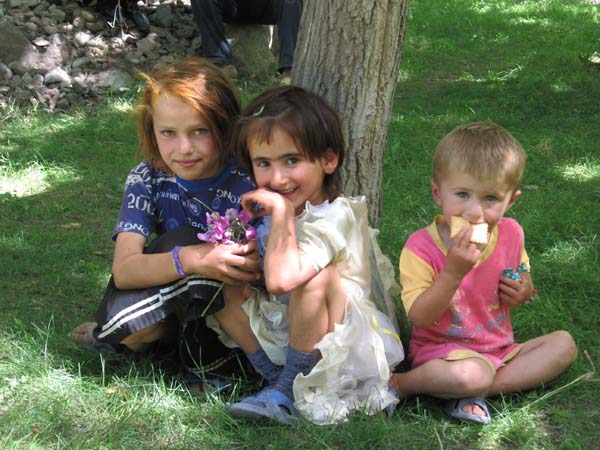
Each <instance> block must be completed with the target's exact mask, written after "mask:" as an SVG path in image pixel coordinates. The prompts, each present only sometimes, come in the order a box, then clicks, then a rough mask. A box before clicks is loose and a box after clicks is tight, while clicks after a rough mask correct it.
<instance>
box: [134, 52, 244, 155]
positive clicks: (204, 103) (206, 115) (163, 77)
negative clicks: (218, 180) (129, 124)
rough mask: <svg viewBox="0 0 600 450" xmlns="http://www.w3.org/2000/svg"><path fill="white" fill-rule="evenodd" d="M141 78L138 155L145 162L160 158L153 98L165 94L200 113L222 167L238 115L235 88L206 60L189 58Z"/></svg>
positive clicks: (137, 110)
mask: <svg viewBox="0 0 600 450" xmlns="http://www.w3.org/2000/svg"><path fill="white" fill-rule="evenodd" d="M141 76H142V77H143V78H144V79H145V80H146V87H145V88H144V91H143V92H142V96H141V97H140V99H139V101H138V105H137V108H136V113H137V128H138V134H139V137H140V145H139V147H138V155H141V156H142V157H143V159H144V160H146V161H148V162H151V161H153V160H157V159H159V158H160V153H159V151H158V144H157V143H156V138H155V136H154V126H153V120H152V117H153V114H154V105H155V99H156V97H158V96H159V95H161V94H164V93H168V94H169V95H172V96H174V97H177V98H178V99H179V100H181V101H183V102H185V103H187V104H188V105H190V106H192V107H193V108H194V109H195V110H197V111H198V113H200V116H201V117H202V119H203V120H204V121H205V122H206V123H207V125H208V128H209V131H210V133H211V137H212V139H213V142H214V143H215V146H216V147H217V150H218V151H219V154H220V159H221V162H222V163H224V162H225V161H226V159H227V157H228V155H229V151H228V141H229V137H230V135H231V131H232V127H233V123H234V121H235V118H236V116H238V115H239V113H240V102H239V98H238V95H237V91H236V89H235V87H234V86H233V85H232V84H231V82H230V81H229V79H228V78H227V77H226V76H225V75H224V74H223V72H221V70H220V69H219V68H218V67H217V66H215V65H214V64H211V63H210V62H208V61H207V60H205V59H202V58H197V57H192V58H185V59H181V60H178V61H175V62H174V63H172V64H170V65H168V66H166V67H164V68H163V69H160V70H158V71H157V72H156V73H153V74H150V75H149V74H145V73H142V74H141Z"/></svg>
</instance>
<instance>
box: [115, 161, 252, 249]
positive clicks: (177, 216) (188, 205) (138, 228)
mask: <svg viewBox="0 0 600 450" xmlns="http://www.w3.org/2000/svg"><path fill="white" fill-rule="evenodd" d="M252 189H254V184H253V183H252V180H251V179H250V177H249V176H248V175H246V174H245V173H244V171H243V170H242V169H241V168H240V167H239V165H238V164H237V163H236V162H235V160H233V159H230V160H229V161H227V164H226V165H225V168H224V169H223V170H222V171H221V173H220V174H219V175H217V176H215V177H213V178H207V179H204V180H191V181H190V180H182V179H180V178H178V177H176V176H171V175H168V174H166V173H164V172H161V171H158V170H155V169H154V168H153V167H152V165H151V164H148V163H147V162H145V161H142V162H141V163H139V164H138V165H137V166H136V167H134V168H133V169H132V170H131V171H130V172H129V175H128V176H127V180H126V181H125V192H124V193H123V203H122V204H121V210H120V212H119V218H118V220H117V225H116V227H115V229H114V231H113V239H116V238H117V234H119V233H121V232H124V231H127V232H133V233H139V234H141V235H143V236H145V237H146V240H148V239H149V238H150V236H151V235H152V233H156V234H157V235H161V234H162V233H164V232H165V231H169V230H173V229H175V228H178V227H180V226H183V225H192V226H194V227H196V228H198V229H199V230H201V231H206V213H207V212H208V213H211V212H213V211H218V212H219V213H220V214H224V213H225V211H226V210H227V209H229V208H234V209H236V210H239V209H240V197H241V195H242V194H244V193H245V192H248V191H250V190H252Z"/></svg>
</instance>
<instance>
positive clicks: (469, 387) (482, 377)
mask: <svg viewBox="0 0 600 450" xmlns="http://www.w3.org/2000/svg"><path fill="white" fill-rule="evenodd" d="M449 372H450V373H449V374H448V376H451V377H453V378H454V380H455V383H456V387H457V389H458V390H460V391H462V392H464V394H465V395H467V396H471V395H480V394H481V393H482V392H486V391H487V390H488V389H489V388H490V386H491V385H492V383H493V381H494V375H495V373H494V371H493V370H492V369H491V367H490V366H489V365H488V364H487V363H486V362H485V361H483V360H481V359H478V358H468V359H463V360H460V361H455V362H453V363H451V364H450V370H449Z"/></svg>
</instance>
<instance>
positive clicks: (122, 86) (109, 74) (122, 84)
mask: <svg viewBox="0 0 600 450" xmlns="http://www.w3.org/2000/svg"><path fill="white" fill-rule="evenodd" d="M132 81H133V79H132V78H131V76H130V75H129V74H128V73H126V72H124V71H122V70H119V69H108V70H105V71H103V72H100V73H99V74H98V82H97V85H98V86H99V87H106V88H109V89H110V90H111V91H114V92H119V91H123V90H126V89H129V85H131V83H132Z"/></svg>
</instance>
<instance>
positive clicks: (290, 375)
mask: <svg viewBox="0 0 600 450" xmlns="http://www.w3.org/2000/svg"><path fill="white" fill-rule="evenodd" d="M320 356H321V353H319V351H316V350H315V351H314V352H301V351H298V350H294V349H293V348H291V347H288V349H287V353H286V355H285V366H283V371H282V372H281V375H280V376H279V379H278V380H277V382H276V383H275V386H273V387H274V388H275V389H277V390H278V391H280V392H283V393H284V394H285V395H287V396H288V397H289V398H291V399H292V400H293V399H294V389H293V386H294V379H295V378H296V375H298V374H299V373H302V374H303V375H306V374H307V373H309V372H310V371H311V370H312V368H313V367H315V365H316V364H317V361H318V360H319V357H320Z"/></svg>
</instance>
